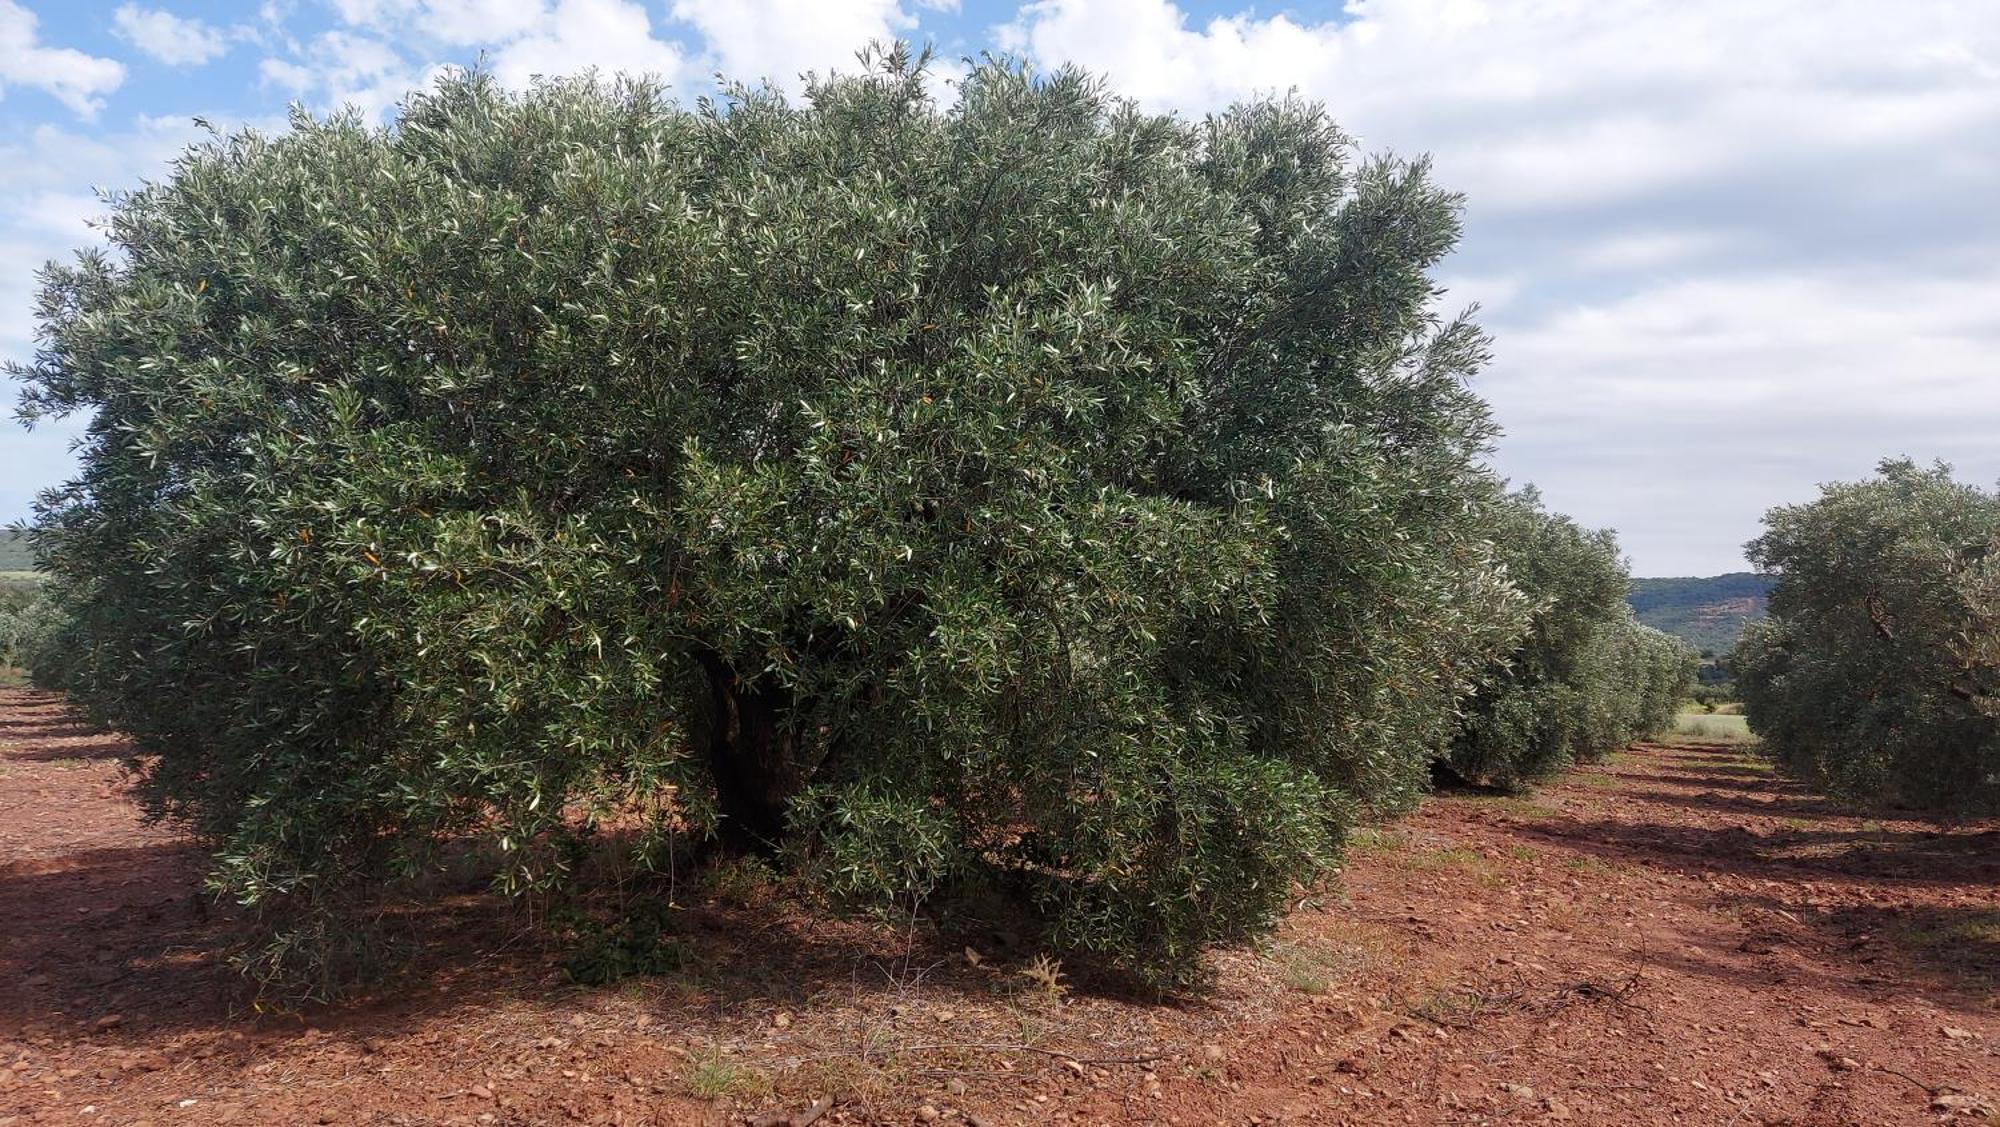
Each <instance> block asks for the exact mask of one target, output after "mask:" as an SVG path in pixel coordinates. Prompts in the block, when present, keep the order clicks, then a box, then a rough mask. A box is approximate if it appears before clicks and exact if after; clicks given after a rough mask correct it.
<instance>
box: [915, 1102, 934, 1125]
mask: <svg viewBox="0 0 2000 1127" xmlns="http://www.w3.org/2000/svg"><path fill="white" fill-rule="evenodd" d="M917 1118H918V1119H921V1120H923V1121H924V1122H925V1123H935V1122H937V1119H938V1109H936V1108H934V1107H932V1106H931V1105H929V1104H925V1105H924V1106H922V1107H920V1108H918V1109H917Z"/></svg>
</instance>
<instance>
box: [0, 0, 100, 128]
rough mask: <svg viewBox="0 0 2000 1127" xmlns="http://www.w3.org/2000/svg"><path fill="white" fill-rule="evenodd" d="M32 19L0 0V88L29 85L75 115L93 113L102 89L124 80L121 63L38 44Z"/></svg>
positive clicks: (9, 0)
mask: <svg viewBox="0 0 2000 1127" xmlns="http://www.w3.org/2000/svg"><path fill="white" fill-rule="evenodd" d="M38 25H39V21H38V20H36V18H35V14H34V13H33V12H30V11H29V10H27V9H26V8H23V7H21V6H20V5H19V4H16V3H14V0H0V93H4V92H5V90H6V88H7V87H8V86H10V85H11V86H32V87H34V88H36V89H38V90H41V91H44V92H45V93H47V94H49V95H50V96H51V97H53V98H55V99H56V100H57V101H59V102H61V103H62V104H63V105H65V106H68V107H69V108H70V110H71V111H72V112H74V113H75V114H76V115H77V116H79V117H84V118H91V117H95V116H97V111H98V110H100V109H102V108H103V106H104V95H106V94H109V93H111V92H112V91H113V90H116V89H118V86H119V84H120V83H122V82H124V81H125V67H124V65H123V64H121V63H119V62H118V60H116V59H101V58H98V57H97V56H95V55H87V54H85V53H83V52H82V51H78V50H74V49H72V48H69V47H47V46H43V45H42V44H41V43H39V42H38V41H37V40H38V39H39V33H38Z"/></svg>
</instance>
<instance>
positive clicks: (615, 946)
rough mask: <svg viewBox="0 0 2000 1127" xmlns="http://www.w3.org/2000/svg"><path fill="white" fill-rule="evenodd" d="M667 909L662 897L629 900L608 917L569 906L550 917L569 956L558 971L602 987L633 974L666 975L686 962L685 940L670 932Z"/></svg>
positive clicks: (685, 964)
mask: <svg viewBox="0 0 2000 1127" xmlns="http://www.w3.org/2000/svg"><path fill="white" fill-rule="evenodd" d="M671 911H672V909H671V906H670V905H669V904H668V903H667V901H666V900H665V899H664V898H660V897H653V898H647V899H639V900H635V901H634V902H633V903H632V904H631V906H630V907H629V908H628V909H627V911H626V912H625V913H624V914H622V915H620V916H619V917H617V918H615V919H611V920H602V919H598V918H596V917H594V916H590V915H587V914H584V913H582V912H578V911H575V910H571V911H569V912H567V913H565V914H563V915H562V916H560V917H559V918H558V919H557V920H556V921H555V923H556V925H557V926H558V927H559V928H560V929H562V930H564V931H566V932H567V933H568V939H569V944H570V954H569V957H568V958H567V959H566V960H564V962H563V971H564V972H565V973H566V974H568V975H569V977H570V981H572V982H578V983H582V984H584V985H586V986H608V985H610V984H611V983H614V982H618V981H620V980H622V979H626V978H630V977H632V976H634V975H660V974H672V973H674V972H675V971H679V970H682V969H684V968H685V967H686V966H687V965H688V960H689V948H688V944H687V941H686V940H684V939H682V938H680V937H679V936H677V935H675V934H673V921H672V920H671V918H670V913H671Z"/></svg>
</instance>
